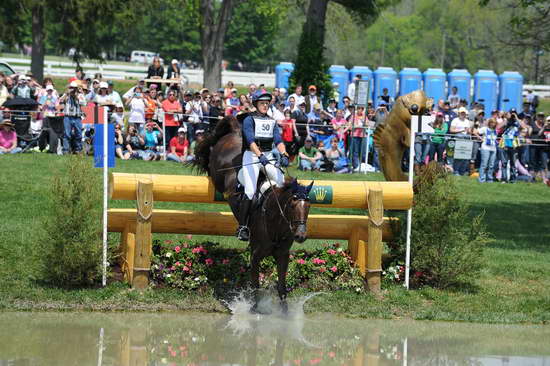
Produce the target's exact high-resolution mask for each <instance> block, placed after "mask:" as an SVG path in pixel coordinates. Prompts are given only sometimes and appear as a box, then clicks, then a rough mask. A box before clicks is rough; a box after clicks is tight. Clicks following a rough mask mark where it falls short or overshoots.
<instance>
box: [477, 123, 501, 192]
mask: <svg viewBox="0 0 550 366" xmlns="http://www.w3.org/2000/svg"><path fill="white" fill-rule="evenodd" d="M496 126H497V121H495V120H494V119H493V118H489V120H488V121H487V126H483V127H480V128H479V129H478V130H476V131H475V132H474V133H475V134H476V135H477V136H479V137H480V138H481V148H480V151H481V164H480V166H479V182H480V183H485V182H492V181H493V167H494V165H495V158H496V154H497V132H496V130H495V128H496Z"/></svg>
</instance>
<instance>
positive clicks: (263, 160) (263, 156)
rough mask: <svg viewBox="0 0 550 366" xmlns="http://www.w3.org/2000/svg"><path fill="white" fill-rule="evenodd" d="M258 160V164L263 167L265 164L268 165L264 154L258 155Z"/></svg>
mask: <svg viewBox="0 0 550 366" xmlns="http://www.w3.org/2000/svg"><path fill="white" fill-rule="evenodd" d="M258 159H260V163H261V164H262V165H263V166H266V165H267V164H269V160H268V159H267V157H266V156H265V155H264V154H262V155H260V157H259V158H258Z"/></svg>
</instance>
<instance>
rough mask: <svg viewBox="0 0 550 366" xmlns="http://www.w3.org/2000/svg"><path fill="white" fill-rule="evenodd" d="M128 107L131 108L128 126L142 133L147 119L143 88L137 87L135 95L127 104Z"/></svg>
mask: <svg viewBox="0 0 550 366" xmlns="http://www.w3.org/2000/svg"><path fill="white" fill-rule="evenodd" d="M126 106H127V107H129V108H130V114H129V116H128V126H134V127H135V128H136V129H137V130H138V131H140V132H141V131H142V129H143V125H144V123H145V121H146V118H145V99H144V97H143V93H142V92H141V87H140V86H136V88H135V89H134V95H133V96H132V97H130V99H129V100H128V101H127V102H126Z"/></svg>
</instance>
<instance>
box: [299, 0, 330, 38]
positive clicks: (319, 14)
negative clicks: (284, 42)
mask: <svg viewBox="0 0 550 366" xmlns="http://www.w3.org/2000/svg"><path fill="white" fill-rule="evenodd" d="M328 2H329V0H311V2H310V3H309V8H308V9H307V18H306V23H305V24H304V29H303V31H304V32H306V31H307V32H310V33H311V32H315V33H318V34H319V35H320V36H321V44H324V43H325V42H324V40H325V19H326V16H327V8H328Z"/></svg>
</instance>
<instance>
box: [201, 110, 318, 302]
mask: <svg viewBox="0 0 550 366" xmlns="http://www.w3.org/2000/svg"><path fill="white" fill-rule="evenodd" d="M242 141H243V138H242V134H241V125H240V123H239V121H238V120H237V118H235V117H233V116H227V117H225V118H223V119H222V120H221V121H220V122H218V124H217V125H216V128H215V130H214V131H213V132H211V133H209V134H207V135H206V136H205V138H204V139H203V140H202V141H201V142H200V143H198V144H197V146H196V147H195V161H194V162H193V165H194V167H195V168H197V169H198V170H199V171H201V172H203V173H207V174H208V176H210V178H211V179H212V182H213V184H214V187H215V188H216V190H217V191H218V192H221V193H223V195H224V197H226V199H227V200H228V202H229V206H230V207H231V211H232V212H233V214H234V215H235V216H236V215H238V207H239V204H238V202H239V200H240V199H241V197H242V194H243V193H242V192H239V191H238V190H237V183H238V171H239V169H240V167H241V164H242ZM265 184H267V185H269V187H268V189H267V190H266V191H265V193H263V196H262V198H261V199H258V200H256V202H255V203H253V206H252V209H251V214H250V221H249V225H248V226H249V228H250V250H251V260H250V262H251V263H250V279H251V285H252V289H253V292H254V299H253V301H254V304H253V306H252V308H251V311H252V312H259V311H260V310H259V309H258V301H259V287H260V280H259V270H260V268H259V267H260V262H261V260H262V259H263V258H266V257H268V256H273V258H274V259H275V262H276V264H277V276H278V281H277V292H278V295H279V299H280V303H281V307H282V310H283V312H286V311H287V310H288V305H287V302H286V297H287V289H286V272H287V269H288V262H289V257H290V247H291V246H292V243H293V242H294V241H296V242H298V243H303V242H304V241H305V240H306V238H307V217H308V214H309V207H310V203H309V192H310V191H311V188H312V186H313V182H312V183H311V184H310V185H309V186H307V187H306V186H303V185H301V184H299V183H298V181H297V180H296V179H294V178H287V179H285V183H284V184H283V186H282V187H275V186H271V183H270V182H269V179H267V181H265V182H264V187H265ZM258 187H259V189H260V188H261V187H262V184H261V183H260V182H259V184H258ZM256 196H258V194H257V195H256Z"/></svg>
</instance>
